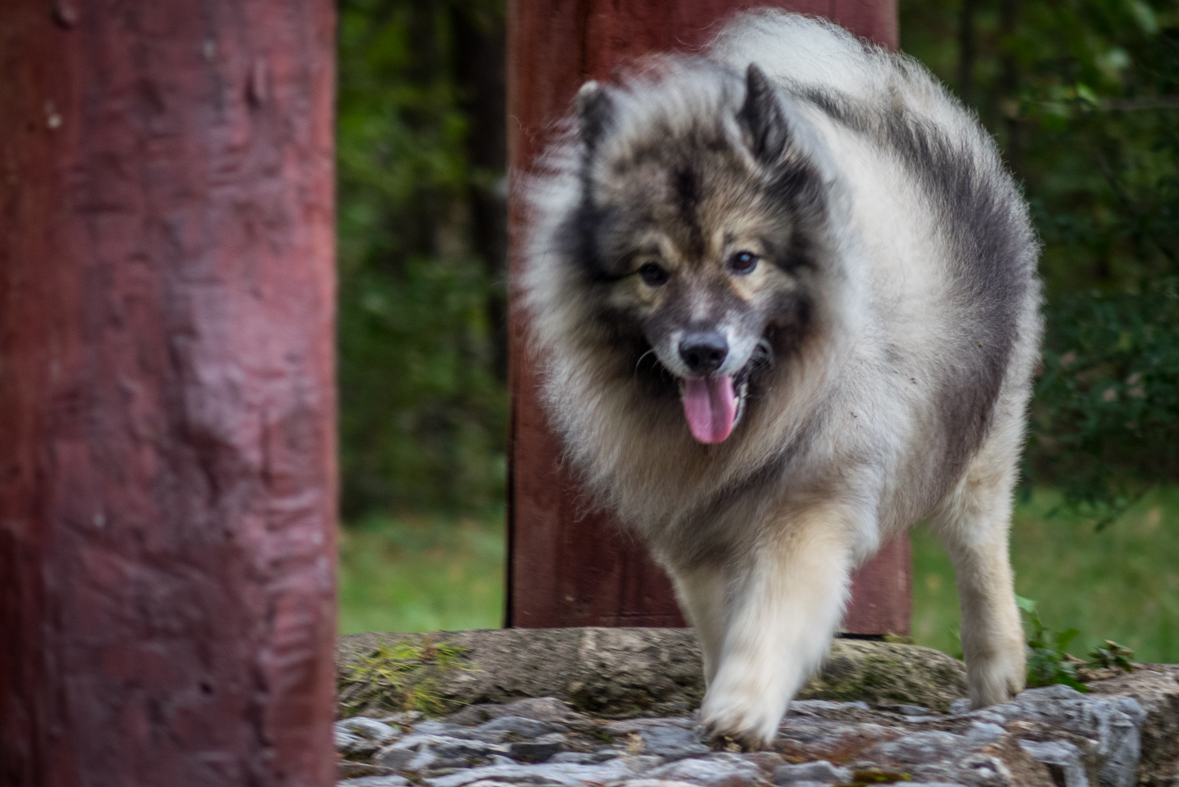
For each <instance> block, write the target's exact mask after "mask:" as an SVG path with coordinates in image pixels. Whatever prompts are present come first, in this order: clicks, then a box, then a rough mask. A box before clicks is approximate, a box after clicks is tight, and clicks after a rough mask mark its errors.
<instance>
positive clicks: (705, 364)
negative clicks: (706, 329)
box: [680, 333, 729, 374]
mask: <svg viewBox="0 0 1179 787" xmlns="http://www.w3.org/2000/svg"><path fill="white" fill-rule="evenodd" d="M728 354H729V343H728V342H726V341H725V337H723V336H721V335H720V334H719V333H689V334H688V335H687V336H685V337H684V338H683V341H681V342H680V357H681V358H683V359H684V363H685V364H687V365H688V368H689V369H690V370H692V371H693V372H698V373H700V374H711V373H712V372H715V371H716V370H717V369H719V368H720V366H721V364H722V363H724V362H725V356H727V355H728Z"/></svg>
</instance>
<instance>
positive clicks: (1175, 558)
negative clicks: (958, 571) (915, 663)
mask: <svg viewBox="0 0 1179 787" xmlns="http://www.w3.org/2000/svg"><path fill="white" fill-rule="evenodd" d="M1059 503H1060V496H1059V494H1057V493H1055V492H1053V491H1050V490H1044V491H1039V492H1037V493H1036V494H1035V495H1034V496H1033V498H1032V500H1030V501H1029V502H1027V503H1023V504H1020V505H1019V506H1017V508H1016V512H1015V520H1014V523H1013V525H1012V528H1011V558H1012V565H1013V566H1014V568H1015V589H1016V592H1017V593H1019V595H1021V596H1024V597H1026V598H1030V599H1034V600H1035V601H1036V603H1037V610H1038V611H1039V613H1040V618H1041V620H1043V622H1044V625H1045V626H1048V627H1049V628H1051V629H1053V630H1055V631H1063V630H1064V629H1068V628H1076V629H1079V630H1080V631H1081V635H1080V636H1079V637H1077V639H1076V640H1074V641H1073V643H1072V644H1071V645H1070V646H1069V651H1070V652H1071V653H1073V654H1075V655H1078V656H1084V655H1085V654H1086V653H1088V652H1089V650H1091V649H1092V648H1093V647H1094V646H1096V645H1098V644H1100V643H1101V641H1102V640H1105V639H1112V640H1115V641H1117V642H1120V643H1121V644H1123V645H1126V646H1127V647H1130V648H1133V649H1134V651H1135V655H1134V660H1135V661H1146V662H1169V663H1175V662H1179V488H1169V489H1156V490H1154V491H1153V492H1151V493H1150V494H1148V495H1147V496H1146V497H1145V498H1143V499H1142V500H1141V501H1139V502H1138V504H1137V505H1135V506H1134V507H1133V508H1132V509H1130V510H1129V511H1127V512H1126V513H1125V514H1124V515H1123V516H1122V517H1120V518H1119V519H1118V520H1117V521H1115V522H1112V523H1111V524H1109V525H1107V526H1106V527H1105V528H1104V529H1103V530H1101V531H1100V532H1099V531H1097V530H1096V529H1095V528H1094V526H1093V522H1092V521H1091V520H1086V519H1083V518H1081V517H1077V516H1074V515H1070V514H1068V513H1065V512H1058V513H1056V514H1055V515H1052V516H1049V514H1050V512H1052V510H1053V509H1054V508H1056V506H1058V505H1059ZM912 542H913V639H914V641H916V642H917V643H918V644H921V645H929V646H930V647H934V648H937V649H938V650H942V651H945V652H946V653H952V654H954V655H960V654H961V648H960V647H959V644H958V634H957V631H958V622H959V616H958V591H957V589H956V588H955V586H954V570H953V568H952V567H951V565H950V561H949V560H948V559H947V558H946V556H945V553H944V552H943V551H942V549H941V546H940V544H938V542H937V539H936V538H934V537H933V536H932V535H931V534H930V533H929V531H928V530H926V529H925V528H917V529H915V530H914V531H913V537H912Z"/></svg>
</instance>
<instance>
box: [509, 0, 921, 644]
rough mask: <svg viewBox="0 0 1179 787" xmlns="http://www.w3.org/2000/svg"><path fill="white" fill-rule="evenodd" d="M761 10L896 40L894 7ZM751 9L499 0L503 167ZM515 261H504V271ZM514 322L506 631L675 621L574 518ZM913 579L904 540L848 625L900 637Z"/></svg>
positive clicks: (879, 1)
mask: <svg viewBox="0 0 1179 787" xmlns="http://www.w3.org/2000/svg"><path fill="white" fill-rule="evenodd" d="M767 4H768V5H778V6H781V7H783V8H788V9H791V10H795V11H802V12H805V13H811V14H817V15H820V16H826V17H828V18H830V19H833V20H835V21H837V22H839V23H840V24H842V25H844V26H845V27H847V28H849V29H850V30H852V31H853V32H855V33H857V34H859V35H861V36H864V37H866V38H869V39H872V40H874V41H877V42H880V43H883V44H885V45H887V46H890V47H894V48H895V47H896V45H897V12H896V0H785V1H784V2H772V3H767ZM749 6H750V4H749V3H747V2H741V1H740V0H695V1H694V2H682V1H681V0H638V1H636V2H630V3H616V2H611V0H580V1H579V2H574V0H509V2H508V117H509V125H508V133H509V160H510V164H511V167H512V169H513V170H514V171H520V170H523V171H527V170H528V169H529V167H530V165H531V163H532V161H533V159H534V157H535V156H536V155H537V154H538V153H540V152H541V151H542V150H543V149H544V145H545V143H546V141H547V138H546V135H545V130H546V128H547V124H548V123H550V122H551V121H552V120H554V119H556V118H559V117H561V116H562V115H563V114H565V113H566V112H568V110H569V106H570V101H571V100H572V97H573V94H574V93H575V92H576V90H577V88H578V87H579V86H580V85H581V84H582V82H584V81H585V80H587V79H609V77H610V75H611V72H612V70H613V69H614V68H615V67H617V66H618V65H620V64H623V63H626V62H628V61H630V60H633V59H634V58H636V57H637V56H640V55H642V54H645V53H647V52H652V51H666V50H673V49H679V50H685V49H690V48H693V47H698V46H700V45H702V44H704V43H706V42H707V41H708V40H709V38H710V37H711V36H712V35H713V34H714V33H715V32H716V30H717V29H718V27H719V25H720V24H721V23H722V22H723V21H724V20H725V19H726V18H727V17H728V16H730V15H731V14H733V13H735V12H736V11H738V10H740V9H742V8H746V7H749ZM513 210H514V211H515V208H514V209H513ZM518 220H519V215H518V213H515V212H514V213H513V221H518ZM518 264H519V259H518V257H516V256H515V255H513V260H512V265H513V270H514V269H515V266H516V265H518ZM511 325H512V334H511V345H512V354H511V357H512V361H511V373H510V385H511V392H512V433H511V477H510V481H509V485H510V486H509V500H510V506H509V533H510V550H509V551H510V556H509V579H508V582H509V587H508V590H509V601H508V611H507V623H508V625H511V626H524V627H549V626H588V625H595V626H627V625H632V626H682V625H684V622H683V618H682V617H681V616H680V613H679V609H678V608H677V606H676V602H675V597H674V595H673V593H672V590H671V586H670V583H669V582H668V581H667V578H666V577H665V576H664V575H663V573H662V571H660V569H658V568H657V567H656V566H655V565H654V564H653V563H652V562H651V561H650V560H649V559H648V558H647V556H646V554H645V552H644V548H643V546H642V545H641V544H639V543H638V542H637V541H636V540H635V539H633V538H631V537H630V536H628V535H626V534H624V533H622V532H620V531H619V530H618V528H617V527H616V525H615V523H614V522H613V521H612V520H611V519H610V517H608V516H606V515H603V514H599V513H585V512H583V511H581V510H580V508H579V495H578V490H577V488H576V484H575V483H574V482H573V481H572V480H571V478H570V476H569V475H568V474H567V473H566V472H565V471H563V470H562V469H561V467H560V466H559V455H560V452H559V447H558V445H557V442H556V440H555V438H554V437H553V436H552V434H551V433H550V432H549V429H548V425H547V424H546V422H545V418H544V415H543V413H542V412H541V410H540V407H539V404H538V402H537V395H536V380H535V377H534V376H533V370H532V369H531V368H529V366H528V363H527V358H526V354H525V353H524V352H523V348H524V328H523V325H522V324H521V317H520V315H519V313H518V312H514V317H513V319H512V321H511ZM910 575H911V567H910V557H909V546H908V542H907V541H905V540H900V541H897V542H894V543H891V544H889V545H887V546H886V547H885V549H884V550H882V551H881V553H880V555H879V556H878V557H877V558H876V559H875V560H873V561H871V562H870V563H868V564H867V565H865V566H864V567H863V568H862V569H861V570H860V572H859V573H858V574H857V576H856V578H855V580H854V585H853V599H852V604H851V608H850V609H849V611H848V614H847V616H846V617H845V620H844V628H845V630H846V631H848V632H849V633H855V634H886V633H904V634H907V633H908V631H909V605H910Z"/></svg>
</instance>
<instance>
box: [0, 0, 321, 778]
mask: <svg viewBox="0 0 1179 787" xmlns="http://www.w3.org/2000/svg"><path fill="white" fill-rule="evenodd" d="M334 49H335V18H334V4H333V3H332V2H331V0H308V1H307V2H301V3H290V2H287V0H168V2H156V3H153V2H138V3H125V2H119V1H118V0H5V2H3V3H0V74H2V75H3V77H2V78H0V785H5V786H6V787H7V786H8V785H20V786H21V787H72V786H73V785H81V784H103V785H158V787H186V786H187V785H210V786H212V785H218V787H222V786H223V785H245V784H250V785H308V786H309V787H326V785H329V784H332V783H334V777H335V753H334V751H333V747H332V740H331V720H332V704H333V702H332V699H333V684H334V680H333V678H334V669H333V640H334V634H335V591H334V545H333V542H334V529H335V512H336V488H335V485H336V482H335V474H336V468H335V459H334V457H335V417H334V409H335V396H334V390H333V384H334V369H333V366H334V360H333V352H334V350H333V337H332V333H333V331H332V321H333V309H334V259H333V258H334V246H335V238H334V229H333V197H332V195H333V154H332V134H333V121H332V97H333V81H334V69H333V63H334Z"/></svg>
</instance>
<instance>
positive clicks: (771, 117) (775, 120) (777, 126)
mask: <svg viewBox="0 0 1179 787" xmlns="http://www.w3.org/2000/svg"><path fill="white" fill-rule="evenodd" d="M737 122H738V123H740V124H741V130H742V131H743V132H744V134H745V143H746V144H747V145H748V146H749V149H750V151H752V153H753V155H754V157H755V158H757V159H758V160H760V161H762V162H764V163H766V164H776V163H777V162H779V161H781V160H782V156H783V155H785V153H786V146H787V145H788V144H789V143H790V128H789V126H787V124H786V116H785V114H783V112H782V105H781V104H779V103H778V97H777V96H776V95H775V94H774V86H773V85H772V84H770V80H769V77H767V76H766V75H765V72H763V71H762V70H761V69H760V68H758V67H757V66H756V65H755V64H753V63H750V64H749V68H748V69H747V70H746V71H745V103H744V104H743V105H742V106H741V109H740V110H739V111H738V112H737Z"/></svg>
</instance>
